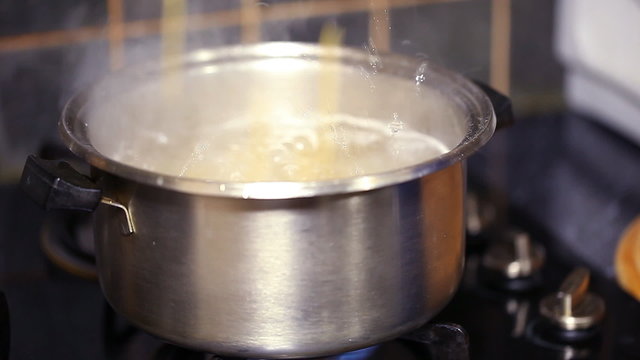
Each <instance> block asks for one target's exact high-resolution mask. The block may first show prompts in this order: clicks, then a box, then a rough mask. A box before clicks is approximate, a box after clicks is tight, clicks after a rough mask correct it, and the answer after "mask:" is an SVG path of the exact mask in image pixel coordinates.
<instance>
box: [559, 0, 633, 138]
mask: <svg viewBox="0 0 640 360" xmlns="http://www.w3.org/2000/svg"><path fill="white" fill-rule="evenodd" d="M555 35H556V38H555V40H556V41H555V47H556V53H557V54H558V56H559V58H560V60H561V61H562V62H563V63H564V65H565V67H566V70H567V71H566V78H565V95H566V99H567V102H568V104H569V106H570V107H571V108H573V109H575V110H577V111H580V112H583V113H587V114H590V115H592V116H593V117H594V118H595V119H598V120H600V121H603V122H604V123H605V124H606V125H607V126H609V127H611V128H613V129H616V130H618V131H620V132H621V133H623V134H624V135H625V136H628V137H630V138H631V139H632V140H634V141H636V142H637V143H640V0H611V1H603V0H561V1H559V2H558V5H557V14H556V34H555Z"/></svg>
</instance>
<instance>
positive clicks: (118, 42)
mask: <svg viewBox="0 0 640 360" xmlns="http://www.w3.org/2000/svg"><path fill="white" fill-rule="evenodd" d="M122 1H123V0H107V16H108V23H107V34H108V38H109V64H110V67H111V70H117V69H119V68H121V67H122V66H124V26H123V21H124V9H123V3H122Z"/></svg>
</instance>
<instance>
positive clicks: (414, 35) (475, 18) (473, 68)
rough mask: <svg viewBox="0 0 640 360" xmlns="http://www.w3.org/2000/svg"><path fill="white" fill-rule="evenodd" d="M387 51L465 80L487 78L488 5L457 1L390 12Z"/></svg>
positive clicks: (477, 2) (488, 46)
mask: <svg viewBox="0 0 640 360" xmlns="http://www.w3.org/2000/svg"><path fill="white" fill-rule="evenodd" d="M390 22H391V28H392V44H391V50H392V51H394V52H398V53H403V54H407V55H411V56H417V57H421V58H424V59H427V60H430V61H433V62H435V63H438V64H440V65H443V66H446V67H448V68H450V69H453V70H456V71H458V72H461V73H463V74H465V75H467V76H469V77H472V78H476V79H480V80H486V79H488V76H489V49H490V40H491V38H490V36H491V3H490V2H489V1H461V2H451V3H440V4H432V5H428V6H420V7H411V8H404V9H396V10H392V11H391V17H390Z"/></svg>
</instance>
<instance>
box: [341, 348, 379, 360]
mask: <svg viewBox="0 0 640 360" xmlns="http://www.w3.org/2000/svg"><path fill="white" fill-rule="evenodd" d="M377 349H378V345H375V346H370V347H368V348H364V349H360V350H354V351H350V352H347V353H344V354H342V355H338V356H337V357H336V360H365V359H368V358H369V356H371V355H372V354H373V353H374V352H375V351H376V350H377Z"/></svg>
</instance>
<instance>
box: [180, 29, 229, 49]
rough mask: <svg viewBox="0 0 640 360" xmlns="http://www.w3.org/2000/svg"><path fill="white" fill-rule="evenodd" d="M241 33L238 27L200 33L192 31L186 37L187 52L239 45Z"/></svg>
mask: <svg viewBox="0 0 640 360" xmlns="http://www.w3.org/2000/svg"><path fill="white" fill-rule="evenodd" d="M240 39H241V33H240V28H239V27H232V28H215V29H208V30H202V31H194V32H191V33H189V35H187V45H186V47H187V50H194V49H199V48H210V47H216V46H222V45H232V44H238V43H240Z"/></svg>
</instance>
